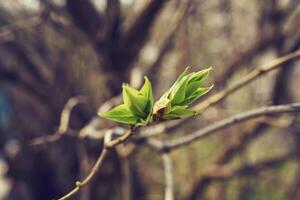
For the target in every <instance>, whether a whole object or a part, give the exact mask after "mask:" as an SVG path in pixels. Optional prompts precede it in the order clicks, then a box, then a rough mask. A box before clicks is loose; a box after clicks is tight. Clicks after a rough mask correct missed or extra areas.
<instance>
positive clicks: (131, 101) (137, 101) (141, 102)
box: [123, 84, 148, 118]
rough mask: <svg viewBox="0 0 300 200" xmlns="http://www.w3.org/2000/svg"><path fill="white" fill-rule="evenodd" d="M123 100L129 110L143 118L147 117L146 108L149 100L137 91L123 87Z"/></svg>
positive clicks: (126, 86)
mask: <svg viewBox="0 0 300 200" xmlns="http://www.w3.org/2000/svg"><path fill="white" fill-rule="evenodd" d="M123 100H124V104H125V105H126V106H127V107H128V109H129V110H130V111H131V112H132V113H133V114H134V115H136V116H139V117H141V118H144V117H146V113H145V108H146V106H147V103H148V99H147V98H146V97H144V96H142V94H141V93H140V92H139V91H137V90H136V89H134V88H132V87H130V86H128V85H125V84H124V85H123Z"/></svg>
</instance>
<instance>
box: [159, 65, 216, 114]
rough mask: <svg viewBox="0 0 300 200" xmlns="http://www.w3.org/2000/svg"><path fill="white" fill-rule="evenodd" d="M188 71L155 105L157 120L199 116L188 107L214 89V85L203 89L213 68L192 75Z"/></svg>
mask: <svg viewBox="0 0 300 200" xmlns="http://www.w3.org/2000/svg"><path fill="white" fill-rule="evenodd" d="M188 70H189V68H187V69H186V70H185V71H184V72H183V73H181V74H180V76H179V77H178V78H177V80H176V81H175V83H174V84H173V85H172V87H171V88H170V89H169V90H168V91H167V92H166V93H165V94H164V95H163V96H162V97H161V98H160V99H159V100H158V101H157V102H156V103H155V104H154V111H153V115H154V118H155V119H158V120H159V119H162V120H165V119H178V118H180V117H183V116H191V115H195V114H197V112H195V111H192V110H189V109H188V108H187V107H188V106H189V105H190V104H191V103H193V102H194V101H196V100H197V99H199V98H200V97H201V96H203V95H204V94H206V93H207V92H209V91H210V90H211V89H212V87H213V85H212V86H210V87H208V88H204V87H201V86H202V84H203V82H204V81H205V80H206V78H207V77H208V75H209V73H210V71H211V70H212V68H211V67H210V68H207V69H204V70H201V71H199V72H192V73H188ZM167 106H168V107H167Z"/></svg>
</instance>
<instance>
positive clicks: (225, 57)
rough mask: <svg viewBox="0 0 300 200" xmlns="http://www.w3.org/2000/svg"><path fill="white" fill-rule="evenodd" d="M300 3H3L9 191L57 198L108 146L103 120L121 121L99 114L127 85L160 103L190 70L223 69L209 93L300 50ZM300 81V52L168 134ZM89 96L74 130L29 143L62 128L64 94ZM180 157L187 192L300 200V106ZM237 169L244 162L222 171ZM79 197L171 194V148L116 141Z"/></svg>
mask: <svg viewBox="0 0 300 200" xmlns="http://www.w3.org/2000/svg"><path fill="white" fill-rule="evenodd" d="M299 4H300V3H299V1H298V0H251V1H249V0H209V1H207V0H206V1H205V0H182V1H179V0H169V1H167V0H136V1H134V0H14V1H11V0H2V1H0V199H7V200H46V199H49V200H50V199H53V198H58V197H60V196H61V195H63V194H65V193H67V192H68V191H69V190H70V189H71V188H73V187H74V185H75V182H76V181H77V180H79V179H81V178H83V177H85V176H86V174H87V173H88V172H89V170H90V168H91V167H92V166H93V163H94V162H95V160H96V159H97V156H98V154H99V152H100V150H101V146H102V140H101V137H102V136H101V133H102V132H101V130H103V129H107V128H110V127H114V126H116V124H114V123H111V122H108V121H106V120H101V119H100V118H98V117H97V116H96V113H97V109H98V108H99V107H100V106H101V105H103V103H104V102H106V101H108V100H110V99H111V98H113V97H115V96H118V95H119V94H120V92H121V84H122V83H123V82H128V83H130V84H131V85H133V86H134V87H139V86H140V85H141V83H142V82H143V76H144V75H147V76H148V77H149V78H150V79H151V82H152V84H153V90H154V96H155V99H157V98H159V96H160V95H161V94H162V93H164V92H165V91H166V89H168V88H169V87H170V86H171V85H172V83H173V81H174V80H175V79H176V77H177V76H178V74H179V73H180V72H181V71H182V70H183V69H184V68H185V67H186V66H192V67H193V68H192V69H193V70H200V69H203V68H205V67H209V66H213V68H214V71H213V73H212V74H211V77H210V80H209V81H208V85H209V84H210V83H214V84H215V88H214V89H213V91H212V92H210V94H209V95H212V94H213V93H216V91H219V90H222V88H224V87H225V86H226V85H230V84H231V83H232V82H234V81H235V80H238V79H239V78H241V77H242V76H243V75H245V74H246V73H247V72H248V71H249V70H251V69H253V68H254V67H256V66H260V65H261V64H265V63H269V62H271V61H272V60H273V59H275V58H276V57H279V56H283V55H285V54H288V53H290V52H293V51H295V50H297V49H299V45H300V6H299ZM299 85H300V62H299V60H298V61H297V60H293V61H292V62H289V63H287V64H285V66H282V67H281V68H280V70H275V71H273V72H270V73H268V74H267V75H265V76H263V77H261V78H259V79H257V80H255V81H253V82H252V83H251V84H249V85H247V86H246V87H244V88H243V89H241V90H239V91H237V92H235V93H234V94H233V95H230V97H229V98H226V100H225V101H222V102H221V103H220V104H218V105H217V106H214V107H211V108H209V109H208V110H207V111H206V112H205V113H204V114H203V115H202V116H200V117H195V118H194V120H191V121H189V122H188V123H185V124H184V125H182V126H180V127H178V128H177V129H176V130H173V132H172V135H168V136H167V137H164V138H171V137H172V138H173V137H174V138H176V137H178V136H179V135H185V134H189V133H191V132H192V131H195V130H198V129H200V128H201V127H204V126H206V125H209V124H211V123H213V122H215V121H217V120H218V119H223V118H226V117H228V116H231V115H233V114H236V113H240V112H243V111H246V110H250V109H254V108H257V107H260V106H263V105H271V104H284V103H290V102H297V101H300V91H299ZM79 95H80V98H79V99H81V100H83V99H84V100H83V101H80V104H78V105H76V107H74V108H73V107H72V106H71V107H72V113H71V116H70V125H69V127H67V130H66V131H65V132H67V133H69V134H64V136H62V137H61V138H59V139H57V140H54V141H52V142H37V143H32V141H33V140H34V139H35V138H40V137H43V136H46V135H53V134H55V133H57V129H58V127H59V126H60V116H61V112H62V110H63V109H64V107H65V105H66V103H67V102H68V100H69V99H70V98H71V97H78V96H79ZM82 95H83V96H82ZM209 95H208V96H209ZM114 99H118V97H116V98H114ZM204 99H205V98H202V99H200V101H202V100H204ZM73 100H74V101H75V104H77V103H78V102H77V100H78V98H77V99H76V98H75V99H73ZM74 101H73V103H74ZM76 102H77V103H76ZM70 104H72V102H71V103H70V101H69V104H68V105H69V106H70ZM75 104H74V105H75ZM87 125H88V126H87ZM85 127H88V128H90V127H92V128H90V129H89V131H86V132H85V133H86V137H85V138H84V139H81V140H78V139H76V138H75V137H72V136H70V135H76V134H78V132H79V131H81V130H82V129H83V128H85ZM85 130H86V129H85ZM68 135H69V136H68ZM171 158H172V160H173V165H174V166H173V168H174V172H173V174H174V181H175V183H174V184H175V187H174V189H175V194H176V195H175V196H176V199H180V200H181V199H182V200H196V199H209V200H222V199H224V200H225V199H229V200H234V199H243V200H247V199H249V200H250V199H251V200H254V199H255V200H256V199H272V200H276V199H278V200H285V199H286V200H287V199H289V200H294V199H300V189H299V188H300V116H299V115H296V114H283V115H280V116H270V117H263V118H258V119H254V120H251V121H249V122H246V123H242V124H240V125H235V126H232V127H230V128H227V129H224V130H222V131H221V133H220V134H213V135H212V136H210V137H208V138H205V139H203V140H201V141H198V142H195V143H193V144H192V145H189V146H186V147H185V148H182V149H180V150H176V151H174V152H172V154H171ZM230 167H231V168H232V167H233V168H234V169H236V170H234V172H233V173H228V174H225V175H224V174H222V173H220V175H218V173H211V171H212V169H217V170H215V171H217V172H218V171H219V170H218V169H220V171H221V170H226V169H227V168H230ZM74 199H81V200H96V199H97V200H99V199H105V200H110V199H112V200H114V199H116V200H117V199H124V200H130V199H137V200H161V199H164V171H163V167H162V162H161V158H160V156H159V155H158V154H157V153H156V152H154V151H152V150H151V149H150V148H148V147H146V146H145V145H137V146H134V147H133V148H131V149H130V151H126V153H124V152H123V153H122V151H121V153H120V152H118V151H113V152H111V153H110V154H109V157H108V158H107V160H106V161H105V163H104V165H103V167H102V169H101V171H100V173H99V174H98V175H97V177H96V179H95V181H94V182H93V183H92V184H90V185H89V186H88V187H87V188H86V189H84V190H83V191H82V192H81V193H80V194H78V195H76V197H74Z"/></svg>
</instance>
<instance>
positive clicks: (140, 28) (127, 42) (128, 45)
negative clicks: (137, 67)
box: [120, 0, 166, 70]
mask: <svg viewBox="0 0 300 200" xmlns="http://www.w3.org/2000/svg"><path fill="white" fill-rule="evenodd" d="M165 2H166V0H152V1H149V3H148V5H147V6H146V7H145V9H144V10H143V11H142V12H141V14H140V15H139V16H138V17H137V18H136V20H135V22H134V23H133V24H132V25H131V27H129V29H128V31H127V32H126V33H125V34H124V37H123V40H122V42H121V44H120V51H121V54H122V64H121V66H122V70H124V69H125V68H127V66H129V64H130V63H131V62H132V61H133V60H134V58H136V55H138V52H139V51H140V50H141V48H142V47H143V45H144V43H145V41H146V39H147V38H148V36H149V32H150V28H151V27H152V24H153V22H154V20H155V17H156V16H157V14H158V12H159V11H160V9H161V8H162V6H163V4H164V3H165Z"/></svg>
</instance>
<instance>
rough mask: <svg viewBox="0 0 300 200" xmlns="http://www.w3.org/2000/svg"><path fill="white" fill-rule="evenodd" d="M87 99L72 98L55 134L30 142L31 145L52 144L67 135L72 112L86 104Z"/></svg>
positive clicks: (63, 112)
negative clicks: (78, 106) (79, 105)
mask: <svg viewBox="0 0 300 200" xmlns="http://www.w3.org/2000/svg"><path fill="white" fill-rule="evenodd" d="M86 100H87V99H86V97H85V96H78V97H72V98H70V99H69V100H68V101H67V103H66V105H65V106H64V108H63V110H62V112H61V116H60V124H59V127H58V129H57V131H55V133H54V134H52V135H47V136H42V137H39V138H35V139H33V140H32V141H31V142H30V145H40V144H44V143H50V142H55V141H57V140H59V139H60V138H61V137H62V135H63V134H65V133H66V132H67V131H68V130H69V122H70V117H71V112H72V110H73V109H74V108H75V106H77V105H78V104H80V103H84V102H86Z"/></svg>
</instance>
